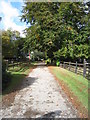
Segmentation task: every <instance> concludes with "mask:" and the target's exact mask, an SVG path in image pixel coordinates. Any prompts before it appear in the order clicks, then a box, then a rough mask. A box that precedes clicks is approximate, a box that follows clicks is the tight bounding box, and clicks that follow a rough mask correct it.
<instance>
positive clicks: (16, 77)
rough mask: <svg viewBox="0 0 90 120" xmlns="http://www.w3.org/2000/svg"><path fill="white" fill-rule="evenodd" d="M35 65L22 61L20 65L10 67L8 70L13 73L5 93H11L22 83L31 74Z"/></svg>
mask: <svg viewBox="0 0 90 120" xmlns="http://www.w3.org/2000/svg"><path fill="white" fill-rule="evenodd" d="M33 67H34V63H32V64H31V63H30V64H29V63H26V62H22V64H20V65H16V66H14V68H13V67H9V68H8V72H10V73H11V81H10V83H9V85H8V87H7V88H6V89H5V90H4V91H3V93H2V94H3V95H5V94H8V93H11V92H13V91H15V90H17V88H18V87H19V86H20V85H21V83H22V81H23V79H24V78H25V77H26V76H27V75H28V74H29V72H30V71H31V70H32V68H33Z"/></svg>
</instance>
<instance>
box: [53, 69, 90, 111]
mask: <svg viewBox="0 0 90 120" xmlns="http://www.w3.org/2000/svg"><path fill="white" fill-rule="evenodd" d="M52 71H53V73H54V74H55V76H56V77H57V78H58V79H59V81H63V82H64V83H65V84H66V85H67V86H68V87H69V89H70V91H71V92H73V94H74V95H75V96H77V98H78V100H79V101H80V102H81V103H82V105H83V106H84V107H85V108H86V109H88V80H87V79H86V78H84V77H83V76H81V75H77V74H75V73H73V72H70V71H68V70H66V69H63V68H58V67H52Z"/></svg>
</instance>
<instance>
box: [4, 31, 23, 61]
mask: <svg viewBox="0 0 90 120" xmlns="http://www.w3.org/2000/svg"><path fill="white" fill-rule="evenodd" d="M23 44H24V38H20V33H19V32H18V31H12V30H10V29H9V30H7V31H2V55H3V58H4V59H12V58H18V57H21V58H23V56H25V54H24V51H23V50H22V49H23Z"/></svg>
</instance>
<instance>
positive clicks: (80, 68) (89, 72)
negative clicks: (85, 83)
mask: <svg viewBox="0 0 90 120" xmlns="http://www.w3.org/2000/svg"><path fill="white" fill-rule="evenodd" d="M60 67H62V68H64V69H67V70H69V71H72V72H75V73H76V74H80V75H83V77H86V78H87V79H88V80H90V63H87V62H86V60H84V62H83V64H81V63H77V62H76V63H73V62H64V61H60Z"/></svg>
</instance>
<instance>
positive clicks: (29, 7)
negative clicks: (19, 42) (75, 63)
mask: <svg viewBox="0 0 90 120" xmlns="http://www.w3.org/2000/svg"><path fill="white" fill-rule="evenodd" d="M87 6H88V5H87ZM86 11H89V8H88V7H86V4H83V3H79V2H78V3H72V2H71V3H57V2H56V3H30V4H29V3H28V2H25V6H24V8H23V11H22V12H23V15H22V18H21V19H22V20H24V22H27V23H30V24H31V26H30V27H28V28H27V29H26V33H27V36H26V41H25V44H24V48H25V49H30V50H31V51H33V50H35V49H38V50H39V51H44V52H46V53H47V57H48V58H50V59H51V61H53V60H56V59H71V60H75V59H79V58H82V59H83V58H86V59H89V57H90V56H89V46H90V42H89V12H86ZM76 49H77V51H76Z"/></svg>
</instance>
